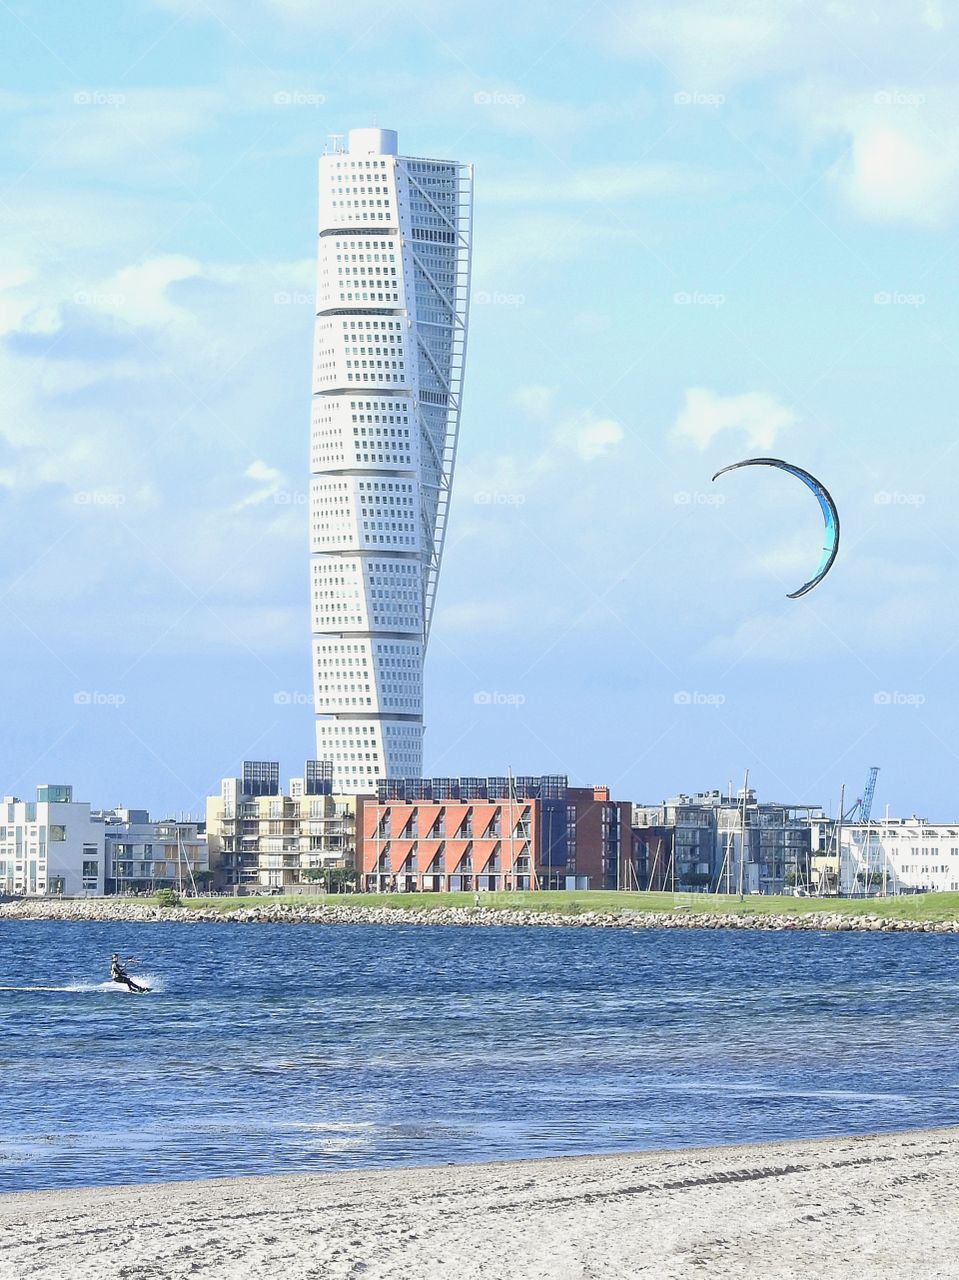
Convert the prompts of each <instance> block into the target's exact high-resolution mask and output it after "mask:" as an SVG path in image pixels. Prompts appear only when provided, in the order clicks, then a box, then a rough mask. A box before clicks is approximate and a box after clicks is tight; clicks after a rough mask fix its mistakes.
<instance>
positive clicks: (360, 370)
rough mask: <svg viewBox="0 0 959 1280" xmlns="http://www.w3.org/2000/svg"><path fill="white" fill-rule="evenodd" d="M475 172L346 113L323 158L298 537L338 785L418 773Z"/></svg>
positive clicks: (321, 730) (319, 705)
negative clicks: (346, 129) (407, 151)
mask: <svg viewBox="0 0 959 1280" xmlns="http://www.w3.org/2000/svg"><path fill="white" fill-rule="evenodd" d="M472 185H473V174H472V167H471V166H470V165H465V164H460V163H459V162H457V161H452V160H427V159H417V158H414V157H410V156H401V155H399V154H398V146H397V136H396V133H395V132H394V131H393V130H392V129H354V130H352V131H351V132H350V134H349V140H348V146H347V147H346V148H345V149H344V148H343V147H342V146H341V145H340V144H339V142H337V143H336V145H335V146H334V147H333V148H332V150H331V151H330V152H329V154H327V155H324V156H323V158H322V159H321V160H320V218H319V263H318V279H317V297H316V330H315V338H314V348H313V411H312V427H311V453H310V471H311V480H310V551H311V586H310V593H311V605H312V631H313V645H312V661H313V692H314V705H315V711H316V716H317V722H316V744H317V745H316V755H317V758H318V759H320V760H329V761H331V762H332V764H333V791H334V792H335V793H344V794H347V793H352V794H357V793H366V792H373V791H375V789H376V779H377V778H381V777H419V776H420V775H421V773H422V743H423V661H424V656H425V651H426V644H427V640H428V638H429V631H430V621H431V617H432V612H433V603H434V600H435V596H436V584H437V578H438V575H439V570H440V562H441V559H442V554H443V539H444V534H445V531H446V520H447V514H448V511H449V499H450V485H451V482H452V478H453V465H454V460H455V455H456V439H457V432H458V428H459V414H460V392H461V387H462V380H463V364H464V359H465V353H466V333H467V319H468V298H469V272H470V242H471V218H472Z"/></svg>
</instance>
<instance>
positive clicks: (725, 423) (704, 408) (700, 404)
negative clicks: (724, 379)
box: [670, 387, 797, 449]
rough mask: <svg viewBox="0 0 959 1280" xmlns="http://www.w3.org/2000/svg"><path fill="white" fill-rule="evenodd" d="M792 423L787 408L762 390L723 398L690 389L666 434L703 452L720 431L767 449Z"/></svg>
mask: <svg viewBox="0 0 959 1280" xmlns="http://www.w3.org/2000/svg"><path fill="white" fill-rule="evenodd" d="M796 421H797V417H796V414H795V413H793V411H792V410H791V409H787V408H786V406H785V405H782V404H780V403H779V401H778V400H776V399H775V397H773V396H770V395H767V394H766V393H765V392H764V391H748V392H745V393H743V394H742V395H737V396H723V395H720V394H719V393H718V392H716V391H710V390H708V389H706V388H704V387H690V388H689V389H688V390H687V391H686V393H685V399H684V402H683V407H682V408H681V409H680V411H679V414H678V415H677V417H676V421H675V422H674V423H673V426H672V429H671V431H670V435H671V436H672V437H673V438H674V439H678V440H689V441H691V442H692V443H693V444H694V445H695V446H696V447H697V448H698V449H707V448H708V447H709V446H710V445H711V444H712V442H713V440H714V439H715V438H716V436H718V435H719V434H720V433H721V432H724V431H741V432H742V433H743V434H744V435H745V437H746V444H747V445H748V446H749V447H750V448H752V449H769V448H771V447H772V446H773V445H774V444H775V442H776V439H777V437H778V436H779V435H780V434H781V432H783V431H785V430H786V429H787V428H788V427H791V426H792V425H793V424H794V423H795V422H796Z"/></svg>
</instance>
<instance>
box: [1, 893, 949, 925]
mask: <svg viewBox="0 0 959 1280" xmlns="http://www.w3.org/2000/svg"><path fill="white" fill-rule="evenodd" d="M339 896H340V895H336V897H339ZM8 920H47V921H74V922H82V921H90V922H98V923H110V924H117V923H122V924H246V925H251V924H284V925H384V924H386V925H407V926H422V925H432V926H434V927H435V926H442V927H453V928H457V927H458V928H463V927H466V926H474V927H482V928H529V927H534V928H554V929H555V928H566V929H762V930H766V931H785V932H795V931H812V932H827V933H853V932H858V933H939V934H959V920H940V921H929V920H926V921H923V920H903V919H896V918H891V917H888V916H880V915H876V914H862V915H853V914H849V913H845V912H839V911H817V912H812V911H810V912H805V913H796V914H791V915H777V914H775V913H765V914H760V913H748V912H746V913H743V914H725V913H722V912H709V913H697V912H695V911H692V910H690V909H688V908H686V909H683V910H682V911H674V912H672V913H670V912H666V911H642V910H630V909H623V910H620V911H616V912H610V911H606V912H601V911H581V912H578V913H576V914H573V913H567V914H564V913H561V912H559V911H550V910H548V909H546V910H538V911H525V910H523V909H522V908H510V907H488V906H481V907H460V906H443V905H439V904H438V905H437V906H435V907H404V906H399V905H397V906H395V907H393V906H390V907H385V906H359V905H347V904H345V903H343V904H341V903H340V902H339V901H337V902H320V903H309V904H304V903H284V902H282V901H277V902H275V903H273V902H270V903H266V904H258V905H256V906H250V907H242V906H238V907H235V908H232V909H230V910H225V911H224V910H219V909H217V908H211V907H203V906H195V907H184V906H179V907H159V906H156V905H155V904H153V903H143V902H136V901H132V900H130V899H117V898H83V899H71V900H69V901H66V902H63V901H48V900H45V899H43V900H38V899H30V900H25V901H17V902H0V924H2V923H3V922H5V921H8Z"/></svg>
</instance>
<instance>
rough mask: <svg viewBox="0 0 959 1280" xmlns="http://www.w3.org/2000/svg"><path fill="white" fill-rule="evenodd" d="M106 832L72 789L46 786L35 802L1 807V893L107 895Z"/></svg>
mask: <svg viewBox="0 0 959 1280" xmlns="http://www.w3.org/2000/svg"><path fill="white" fill-rule="evenodd" d="M104 872H105V857H104V826H103V823H102V822H99V821H97V820H96V819H95V818H94V817H92V816H91V814H90V806H89V804H87V803H86V802H81V801H77V800H74V798H73V788H72V787H69V786H63V785H53V784H44V785H43V786H39V787H37V798H36V800H20V799H18V798H17V797H16V796H4V798H3V802H2V805H0V892H3V893H9V894H17V895H25V896H28V897H32V896H42V895H45V894H65V895H66V896H68V897H80V896H82V895H84V894H89V895H91V896H92V895H98V894H102V893H103V886H104Z"/></svg>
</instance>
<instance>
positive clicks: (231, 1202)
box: [0, 1127, 959, 1280]
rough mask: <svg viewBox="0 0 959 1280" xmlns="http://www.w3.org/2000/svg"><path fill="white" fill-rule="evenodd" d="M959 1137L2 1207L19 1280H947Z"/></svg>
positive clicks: (40, 1197) (90, 1193)
mask: <svg viewBox="0 0 959 1280" xmlns="http://www.w3.org/2000/svg"><path fill="white" fill-rule="evenodd" d="M957 1175H959V1127H956V1128H943V1129H930V1130H907V1131H904V1132H899V1133H888V1134H878V1135H876V1134H874V1135H865V1136H861V1137H846V1138H816V1139H805V1140H781V1141H772V1142H766V1143H758V1144H749V1145H744V1146H728V1147H699V1148H689V1149H685V1150H678V1151H675V1150H673V1151H649V1152H636V1153H630V1154H627V1155H601V1156H574V1157H553V1158H549V1159H543V1160H519V1161H504V1162H498V1163H495V1164H476V1165H452V1166H429V1167H415V1168H403V1169H377V1170H368V1171H367V1170H354V1171H350V1172H344V1173H333V1174H329V1173H327V1174H313V1175H311V1174H279V1175H273V1176H268V1177H255V1178H224V1179H215V1180H211V1181H197V1182H177V1183H147V1184H142V1185H132V1186H121V1187H101V1188H84V1189H79V1190H51V1191H31V1192H16V1193H8V1194H3V1195H0V1280H13V1277H17V1280H59V1277H61V1276H63V1275H85V1276H91V1277H97V1276H106V1275H108V1274H109V1275H129V1276H142V1277H163V1278H164V1280H166V1278H169V1280H179V1278H180V1277H186V1276H189V1275H197V1274H200V1275H202V1276H203V1277H204V1280H240V1277H244V1280H246V1278H247V1277H249V1278H250V1280H266V1277H268V1276H274V1275H276V1274H282V1275H283V1277H284V1280H308V1277H324V1278H325V1277H329V1278H330V1280H347V1278H348V1277H359V1276H361V1275H362V1276H363V1277H365V1278H366V1280H393V1278H394V1277H395V1280H400V1278H401V1277H402V1278H403V1280H433V1278H434V1277H435V1278H436V1280H439V1278H440V1277H447V1276H450V1275H455V1276H456V1277H457V1280H481V1278H486V1280H499V1278H500V1277H503V1278H504V1280H505V1278H506V1277H517V1278H518V1280H547V1278H550V1280H587V1278H588V1280H593V1278H594V1277H595V1278H597V1280H598V1278H599V1277H603V1280H607V1277H608V1278H610V1280H619V1278H622V1280H627V1277H629V1278H630V1280H632V1278H633V1277H648V1278H649V1280H653V1278H654V1277H655V1280H679V1278H680V1277H686V1276H690V1275H708V1276H713V1275H719V1276H727V1277H742V1278H743V1280H745V1278H746V1277H750V1280H752V1278H753V1277H758V1276H763V1277H773V1278H775V1280H793V1278H795V1280H799V1277H802V1278H803V1280H808V1278H809V1277H821V1278H823V1280H833V1278H835V1280H839V1277H843V1278H844V1280H874V1278H876V1280H878V1277H883V1278H885V1277H888V1276H890V1275H896V1276H898V1277H904V1278H905V1280H927V1278H928V1280H931V1278H932V1277H934V1276H944V1275H950V1274H954V1271H955V1259H956V1256H957V1252H959V1219H957V1217H956V1215H955V1212H954V1186H955V1182H956V1178H957Z"/></svg>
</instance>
